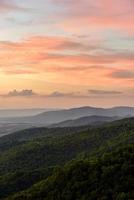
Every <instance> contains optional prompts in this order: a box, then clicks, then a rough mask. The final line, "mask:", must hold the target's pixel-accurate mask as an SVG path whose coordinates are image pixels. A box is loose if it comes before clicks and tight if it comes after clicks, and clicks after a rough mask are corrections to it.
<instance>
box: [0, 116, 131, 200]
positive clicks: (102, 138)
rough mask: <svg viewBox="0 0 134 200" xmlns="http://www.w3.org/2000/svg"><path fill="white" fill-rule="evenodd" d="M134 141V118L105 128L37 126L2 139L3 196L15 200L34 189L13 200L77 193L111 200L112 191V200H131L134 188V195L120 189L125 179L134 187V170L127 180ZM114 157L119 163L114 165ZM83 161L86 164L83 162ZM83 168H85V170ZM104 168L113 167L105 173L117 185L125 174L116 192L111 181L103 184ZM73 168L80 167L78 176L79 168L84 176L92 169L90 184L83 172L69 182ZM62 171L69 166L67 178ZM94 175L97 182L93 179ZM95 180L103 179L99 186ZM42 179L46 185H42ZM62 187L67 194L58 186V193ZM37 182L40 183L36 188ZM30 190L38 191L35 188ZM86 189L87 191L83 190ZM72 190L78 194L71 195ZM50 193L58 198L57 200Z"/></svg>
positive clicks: (0, 171) (0, 183) (0, 177)
mask: <svg viewBox="0 0 134 200" xmlns="http://www.w3.org/2000/svg"><path fill="white" fill-rule="evenodd" d="M9 141H10V142H9ZM133 142H134V118H130V119H124V120H120V121H115V122H112V123H109V124H106V125H103V126H100V127H77V128H59V129H58V128H55V129H46V128H41V129H40V128H39V129H38V128H36V129H29V130H25V131H24V132H23V131H21V132H17V133H15V134H12V135H10V136H5V137H3V138H1V140H0V198H1V199H3V198H6V197H8V196H9V199H11V197H10V196H12V195H14V194H15V193H18V192H21V191H22V190H27V189H28V192H25V193H24V194H16V195H17V196H16V197H13V199H30V198H31V199H37V200H38V199H41V197H39V196H40V195H41V196H42V192H43V191H44V194H45V195H46V197H45V198H44V196H43V198H44V199H52V200H53V199H56V200H58V199H61V200H62V199H63V200H64V199H67V200H68V199H73V195H75V197H76V198H74V199H80V200H81V199H82V200H83V199H85V200H86V199H88V198H87V195H91V197H92V198H91V199H110V198H108V196H107V195H108V194H107V195H106V190H107V191H110V190H111V193H110V195H111V199H116V198H117V197H118V198H120V196H119V195H122V196H123V195H124V196H125V195H126V197H125V198H126V199H127V195H128V196H129V195H131V191H132V189H131V188H130V191H128V190H127V192H125V191H123V190H124V189H118V187H117V186H118V184H119V183H120V182H121V180H122V181H123V180H124V181H125V180H126V184H127V183H128V185H129V184H130V183H131V184H132V181H133V179H132V175H131V171H130V170H129V171H130V176H131V178H130V179H129V177H128V178H127V176H128V175H127V173H128V169H131V170H132V162H133V159H132V158H133V157H132V153H133ZM2 149H3V151H2ZM114 151H115V153H114ZM121 152H122V153H121ZM129 152H130V161H131V162H129V157H128V161H127V156H128V155H129ZM107 153H108V154H107ZM107 155H108V158H107ZM114 155H115V156H114ZM114 158H115V162H114V161H113V162H112V163H111V161H112V160H114ZM105 159H106V160H105ZM107 159H108V160H107ZM79 160H81V161H80V162H79ZM91 160H92V162H91ZM110 160H111V161H110ZM118 161H119V163H118ZM68 162H71V164H67V163H68ZM72 162H73V165H72ZM118 164H119V166H118V167H117V166H116V165H118ZM64 165H65V167H64ZM66 165H67V166H66ZM79 165H80V168H81V169H79ZM92 165H94V167H92ZM98 165H99V166H100V168H101V171H99V172H98V171H96V170H97V169H96V167H97V166H98ZM103 165H104V169H105V168H107V169H106V171H107V170H108V174H105V176H106V178H107V177H108V176H110V177H112V178H113V180H112V181H113V183H115V182H116V178H119V176H120V175H119V174H120V173H122V175H121V176H122V179H118V180H117V184H116V186H115V188H114V189H113V186H111V189H110V186H108V183H107V182H105V178H104V180H103V177H101V179H100V178H99V180H98V176H99V177H100V175H99V174H98V175H97V173H100V174H101V172H103V170H104V169H103ZM105 165H106V166H105ZM72 166H74V171H76V174H77V173H78V171H79V170H80V172H81V171H82V169H83V168H84V169H85V167H86V169H85V174H86V176H87V173H89V172H90V169H91V174H90V173H89V174H90V176H89V178H88V180H85V177H84V176H83V175H84V174H82V173H80V176H81V178H80V180H79V177H77V175H76V176H75V174H74V176H72V177H71V178H72V180H71V178H69V179H70V181H69V179H65V180H64V177H66V176H68V173H72V172H71V170H72ZM77 166H78V169H77ZM123 166H126V167H124V168H125V169H124V168H123V169H122V167H123ZM59 168H63V177H62V176H61V178H60V176H59V174H60V173H61V170H60V169H59ZM77 170H78V171H77ZM122 170H123V171H122ZM124 170H126V171H124ZM55 171H56V172H55ZM113 173H115V174H117V177H114V176H113ZM125 173H126V174H125ZM64 174H65V175H64ZM123 174H124V175H123ZM92 176H93V177H94V178H95V179H92ZM58 177H59V180H58ZM47 178H48V179H47ZM77 178H78V180H77ZM95 180H97V182H96V184H97V185H96V184H95V183H94V181H95ZM40 181H42V182H41V183H39V182H40ZM55 181H56V182H55ZM60 181H61V182H60ZM64 181H65V182H64ZM85 181H86V183H87V184H89V185H88V187H89V188H88V189H87V188H86V187H85V186H84V185H83V184H84V182H85ZM99 181H100V182H99ZM102 181H103V182H102ZM107 181H108V180H107ZM60 183H61V185H63V186H65V187H63V190H62V187H61V189H60V187H58V186H57V187H58V188H57V190H56V193H55V190H54V191H53V188H55V186H56V185H57V184H60ZM102 183H103V184H102ZM122 183H123V182H122ZM34 184H37V185H35V186H33V185H34ZM40 184H41V185H40ZM131 184H130V185H131ZM82 185H83V186H82ZM101 185H102V188H101ZM30 187H32V189H29V188H30ZM36 187H37V188H38V187H39V188H40V189H39V188H38V189H37V191H39V193H38V192H37V193H38V194H36V193H35V194H34V192H33V191H34V190H35V189H34V188H36ZM66 187H67V188H68V189H67V188H66ZM71 187H74V188H75V187H76V188H75V189H74V190H75V191H76V193H77V194H76V193H75V191H74V192H73V188H72V189H71ZM80 187H83V189H82V190H80V189H79V188H80ZM121 187H123V188H124V187H126V186H125V184H124V185H123V186H121ZM84 188H85V190H86V191H85V192H83V190H84ZM101 189H102V190H101ZM100 190H101V191H102V192H103V190H104V193H102V194H101V193H100V195H101V196H95V195H98V194H99V191H100ZM116 190H117V195H116V193H115V194H114V192H116ZM52 191H53V192H52ZM69 191H70V192H71V191H72V193H70V194H69ZM81 192H82V193H81ZM123 192H124V193H125V194H123ZM108 193H109V192H108ZM20 195H21V196H22V197H20ZM24 195H26V197H24ZM36 195H38V197H36ZM50 195H52V196H51V198H50ZM77 195H78V196H77ZM84 195H85V196H84ZM113 195H115V196H113ZM54 196H55V198H54ZM65 196H66V197H65ZM103 197H104V198H103ZM115 197H116V198H115Z"/></svg>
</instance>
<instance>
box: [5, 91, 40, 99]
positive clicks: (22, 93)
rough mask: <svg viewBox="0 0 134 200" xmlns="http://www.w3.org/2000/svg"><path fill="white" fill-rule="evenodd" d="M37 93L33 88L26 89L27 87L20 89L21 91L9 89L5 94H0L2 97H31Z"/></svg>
mask: <svg viewBox="0 0 134 200" xmlns="http://www.w3.org/2000/svg"><path fill="white" fill-rule="evenodd" d="M36 95H37V94H36V93H34V92H33V90H28V89H25V90H21V91H18V90H13V91H10V92H9V93H8V94H6V95H2V96H4V97H32V96H36Z"/></svg>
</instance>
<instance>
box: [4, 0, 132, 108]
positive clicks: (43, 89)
mask: <svg viewBox="0 0 134 200" xmlns="http://www.w3.org/2000/svg"><path fill="white" fill-rule="evenodd" d="M0 16H1V18H0V28H1V33H0V99H1V100H0V107H2V106H6V105H7V104H9V105H11V107H12V106H14V105H15V103H14V102H17V103H16V105H19V101H20V102H21V104H22V106H23V107H25V105H26V102H27V104H28V105H29V104H30V99H31V98H33V99H34V100H33V101H32V105H30V106H33V107H36V106H38V105H41V107H44V106H47V107H50V106H49V105H48V104H49V103H50V104H51V106H52V107H55V106H56V105H58V106H59V105H60V104H61V106H69V105H72V104H76V105H84V104H85V103H86V104H88V105H90V104H92V105H101V106H105V105H106V106H108V105H109V106H112V105H113V104H114V105H115V104H116V105H117V104H121V105H123V104H125V105H129V104H131V105H134V101H133V100H134V99H133V96H134V49H133V46H134V25H133V24H134V23H133V22H134V1H133V0H94V1H93V0H46V1H44V0H38V1H36V0H29V1H26V0H24V1H21V0H10V1H9V0H0ZM14 88H15V89H16V90H14ZM24 88H30V89H27V90H25V89H24ZM9 91H11V92H9ZM26 91H27V92H28V93H27V92H26ZM30 91H31V93H29V92H30ZM34 91H36V92H34ZM25 92H26V93H25ZM26 94H28V95H26ZM35 94H38V95H35ZM3 95H6V96H7V98H6V102H4V103H3V102H2V99H3ZM96 95H97V98H96ZM11 96H13V98H9V97H11ZM27 96H30V97H31V98H30V99H29V98H26V97H27ZM102 96H103V97H105V98H106V100H107V103H106V100H105V101H104V103H103V102H102V100H101V99H102ZM109 96H111V97H112V98H111V99H110V98H109ZM21 97H23V98H21ZM50 97H53V98H51V101H50V100H49V98H50ZM57 97H58V99H59V100H58V101H59V103H58V102H57V103H55V101H57V100H55V98H57ZM87 97H88V98H87ZM89 97H91V99H90V98H89ZM93 98H94V101H93V100H92V99H93ZM11 99H14V102H13V100H11ZM15 99H16V100H15ZM22 99H23V100H22ZM35 99H36V100H37V101H38V104H36V103H35ZM43 99H45V100H44V101H45V102H43ZM66 99H70V100H69V101H66ZM72 99H75V101H74V100H72ZM113 99H114V100H113ZM28 102H29V103H28ZM71 102H72V103H71Z"/></svg>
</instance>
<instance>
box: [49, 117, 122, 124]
mask: <svg viewBox="0 0 134 200" xmlns="http://www.w3.org/2000/svg"><path fill="white" fill-rule="evenodd" d="M117 119H119V118H118V117H105V116H95V115H94V116H89V117H81V118H78V119H73V120H66V121H63V122H60V123H57V124H53V125H51V127H77V126H88V125H91V126H96V125H102V124H103V123H106V122H112V121H115V120H117Z"/></svg>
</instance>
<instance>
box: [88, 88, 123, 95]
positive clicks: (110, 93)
mask: <svg viewBox="0 0 134 200" xmlns="http://www.w3.org/2000/svg"><path fill="white" fill-rule="evenodd" d="M88 92H89V94H94V95H118V94H122V92H121V91H114V90H112V91H111V90H94V89H90V90H88Z"/></svg>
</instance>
